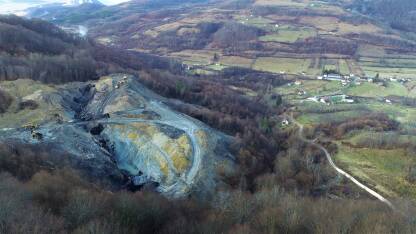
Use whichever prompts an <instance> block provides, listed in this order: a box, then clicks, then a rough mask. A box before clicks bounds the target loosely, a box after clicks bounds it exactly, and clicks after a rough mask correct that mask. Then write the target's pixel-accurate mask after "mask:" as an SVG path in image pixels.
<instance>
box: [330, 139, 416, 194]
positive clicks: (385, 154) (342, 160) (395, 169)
mask: <svg viewBox="0 0 416 234" xmlns="http://www.w3.org/2000/svg"><path fill="white" fill-rule="evenodd" d="M335 160H336V162H337V163H339V164H340V166H341V167H343V168H344V169H346V170H348V171H350V172H351V173H352V174H353V175H354V176H356V177H358V178H359V179H360V180H361V181H363V182H365V183H368V184H370V185H371V186H374V187H375V189H376V190H378V191H380V192H382V193H384V194H386V195H388V196H401V197H403V196H405V197H410V198H416V185H415V184H411V183H409V182H407V181H406V180H405V177H406V171H407V166H409V165H411V164H412V163H414V162H415V160H414V159H413V157H410V156H409V155H407V154H406V152H405V151H404V150H401V149H398V150H382V149H367V148H359V149H355V148H351V147H347V146H343V145H341V144H339V153H338V154H337V155H335Z"/></svg>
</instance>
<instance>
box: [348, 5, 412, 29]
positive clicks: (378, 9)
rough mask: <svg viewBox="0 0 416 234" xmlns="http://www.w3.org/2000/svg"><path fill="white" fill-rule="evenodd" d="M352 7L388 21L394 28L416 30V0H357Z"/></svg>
mask: <svg viewBox="0 0 416 234" xmlns="http://www.w3.org/2000/svg"><path fill="white" fill-rule="evenodd" d="M352 8H354V9H355V10H358V11H359V12H361V13H364V14H367V15H370V16H375V17H377V18H378V19H380V20H383V21H386V22H387V23H389V24H390V26H391V27H392V28H394V29H398V30H404V31H411V32H416V25H415V23H414V22H415V20H416V12H415V10H416V1H413V0H372V1H367V0H356V1H355V2H354V4H353V5H352Z"/></svg>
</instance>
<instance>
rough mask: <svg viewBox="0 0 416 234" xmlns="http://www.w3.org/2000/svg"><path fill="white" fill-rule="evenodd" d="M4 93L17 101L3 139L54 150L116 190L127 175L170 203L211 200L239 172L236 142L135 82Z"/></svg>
mask: <svg viewBox="0 0 416 234" xmlns="http://www.w3.org/2000/svg"><path fill="white" fill-rule="evenodd" d="M0 90H1V92H2V93H4V95H7V96H8V97H11V98H12V101H11V104H10V105H9V106H8V108H7V111H6V112H5V113H4V114H2V115H1V116H0V129H1V131H0V140H1V141H7V142H9V143H12V142H19V143H26V144H35V145H36V144H49V145H52V146H54V147H56V148H59V149H60V150H61V151H63V152H67V153H69V154H70V155H72V158H73V160H72V162H74V163H73V165H72V166H73V167H75V168H77V169H80V170H83V171H85V172H86V173H87V174H88V175H90V176H91V177H92V178H93V179H95V180H100V181H104V182H105V184H110V185H111V186H112V187H116V188H118V187H121V186H122V184H123V183H125V181H124V179H125V177H127V178H128V180H130V182H131V183H132V184H134V185H136V186H142V185H146V184H153V185H156V186H155V187H156V190H157V191H159V192H161V193H163V194H165V195H166V196H168V197H173V198H176V197H183V196H185V195H188V194H191V193H192V194H198V195H201V196H202V195H203V196H207V195H209V194H210V193H211V192H213V191H215V189H216V188H217V187H218V185H221V184H222V183H221V178H220V176H219V171H221V174H222V175H223V174H224V173H225V174H232V173H234V163H233V160H232V156H231V155H230V154H229V153H228V151H227V143H228V142H229V140H230V139H229V138H228V137H226V136H224V135H223V134H220V133H218V132H216V131H214V130H212V129H210V128H209V127H207V126H205V125H204V124H202V123H200V122H199V121H196V120H194V119H192V118H190V117H187V116H185V115H183V114H181V113H177V112H175V111H173V110H171V109H170V108H169V107H168V106H167V105H165V104H164V103H165V101H166V100H164V99H163V98H162V97H160V96H158V95H156V94H154V93H152V92H151V91H149V90H147V89H146V88H144V87H143V86H142V85H141V84H140V83H139V82H138V79H137V78H135V77H133V76H129V75H124V74H115V75H111V76H107V77H102V78H101V79H100V80H98V81H96V82H88V83H71V84H66V85H59V86H51V85H43V84H40V83H37V82H34V81H30V80H17V81H13V82H10V81H8V82H3V83H1V85H0Z"/></svg>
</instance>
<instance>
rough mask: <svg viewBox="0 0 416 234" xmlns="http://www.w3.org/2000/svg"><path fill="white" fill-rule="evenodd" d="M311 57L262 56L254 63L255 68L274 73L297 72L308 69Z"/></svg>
mask: <svg viewBox="0 0 416 234" xmlns="http://www.w3.org/2000/svg"><path fill="white" fill-rule="evenodd" d="M310 64H311V60H310V59H294V58H274V57H261V58H258V59H257V60H256V62H255V63H254V66H253V69H256V70H260V71H268V72H274V73H281V72H285V73H289V74H297V73H299V72H305V71H307V70H308V68H309V66H310Z"/></svg>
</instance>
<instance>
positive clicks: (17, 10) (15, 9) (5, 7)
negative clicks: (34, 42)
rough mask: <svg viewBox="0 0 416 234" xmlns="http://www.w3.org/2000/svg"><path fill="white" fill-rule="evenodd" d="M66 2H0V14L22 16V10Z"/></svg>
mask: <svg viewBox="0 0 416 234" xmlns="http://www.w3.org/2000/svg"><path fill="white" fill-rule="evenodd" d="M127 1H129V0H100V2H102V3H104V4H106V5H115V4H118V3H122V2H127ZM54 2H66V0H0V14H8V13H14V14H18V15H22V14H23V10H25V9H27V8H29V7H33V6H37V5H41V4H47V3H54Z"/></svg>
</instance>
